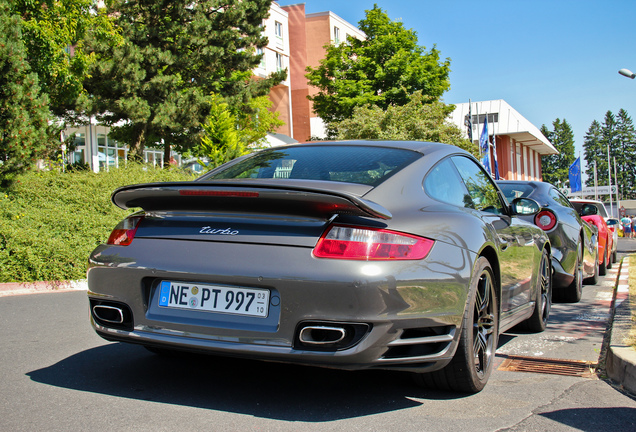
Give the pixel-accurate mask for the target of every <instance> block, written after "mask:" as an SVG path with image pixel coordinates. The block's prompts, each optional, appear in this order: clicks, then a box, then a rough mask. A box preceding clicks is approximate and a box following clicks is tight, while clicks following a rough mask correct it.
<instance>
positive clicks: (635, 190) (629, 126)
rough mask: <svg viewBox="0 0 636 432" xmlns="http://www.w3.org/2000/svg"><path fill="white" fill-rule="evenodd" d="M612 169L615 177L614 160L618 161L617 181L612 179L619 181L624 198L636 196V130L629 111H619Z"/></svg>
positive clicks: (611, 149) (611, 150)
mask: <svg viewBox="0 0 636 432" xmlns="http://www.w3.org/2000/svg"><path fill="white" fill-rule="evenodd" d="M610 157H611V160H610V171H611V174H612V179H614V177H613V176H614V161H616V175H617V177H618V180H617V181H614V180H612V184H614V183H618V186H619V187H618V190H619V192H620V194H621V196H622V198H634V197H635V196H636V166H634V163H633V161H634V159H635V158H636V130H635V129H634V123H633V121H632V119H631V117H630V116H629V115H628V114H627V111H625V110H624V109H621V110H620V111H618V118H617V119H616V142H615V146H614V147H612V148H610Z"/></svg>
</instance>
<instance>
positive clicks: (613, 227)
mask: <svg viewBox="0 0 636 432" xmlns="http://www.w3.org/2000/svg"><path fill="white" fill-rule="evenodd" d="M605 222H606V223H607V228H609V230H610V231H611V232H612V262H613V263H615V262H616V261H617V253H618V233H619V229H620V226H621V222H620V221H619V220H618V219H616V218H612V217H610V218H607V220H606V221H605Z"/></svg>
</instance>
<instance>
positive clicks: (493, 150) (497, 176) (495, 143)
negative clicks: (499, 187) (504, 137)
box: [492, 127, 499, 180]
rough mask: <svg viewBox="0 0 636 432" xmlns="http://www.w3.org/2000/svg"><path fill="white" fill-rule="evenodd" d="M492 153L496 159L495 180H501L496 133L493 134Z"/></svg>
mask: <svg viewBox="0 0 636 432" xmlns="http://www.w3.org/2000/svg"><path fill="white" fill-rule="evenodd" d="M493 129H494V127H493ZM492 153H493V156H494V158H495V166H494V168H495V180H499V164H498V163H497V139H496V138H495V131H494V130H493V133H492Z"/></svg>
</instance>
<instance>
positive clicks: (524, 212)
mask: <svg viewBox="0 0 636 432" xmlns="http://www.w3.org/2000/svg"><path fill="white" fill-rule="evenodd" d="M510 207H511V208H512V212H513V213H514V214H517V215H521V216H532V215H535V214H537V213H539V210H541V206H540V205H539V203H538V202H536V201H535V200H533V199H531V198H515V199H513V200H512V204H511V205H510Z"/></svg>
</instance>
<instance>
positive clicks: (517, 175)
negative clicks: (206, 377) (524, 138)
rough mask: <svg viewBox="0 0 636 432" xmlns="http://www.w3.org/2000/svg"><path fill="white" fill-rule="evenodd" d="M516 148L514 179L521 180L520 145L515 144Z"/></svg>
mask: <svg viewBox="0 0 636 432" xmlns="http://www.w3.org/2000/svg"><path fill="white" fill-rule="evenodd" d="M516 147H517V151H516V154H517V164H516V165H515V169H516V170H517V174H516V179H517V180H523V177H522V175H523V173H522V171H521V144H519V143H517V145H516Z"/></svg>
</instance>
